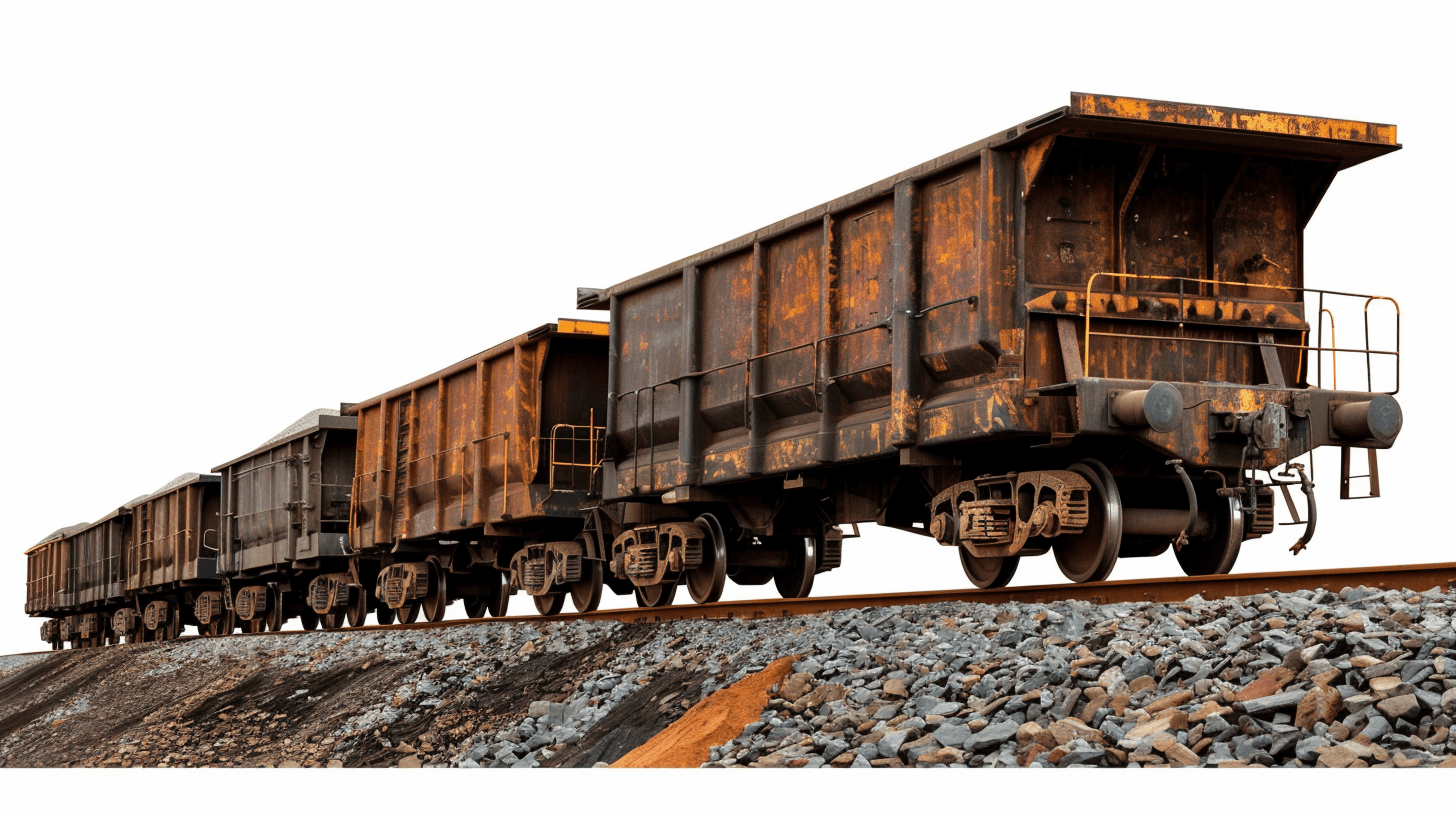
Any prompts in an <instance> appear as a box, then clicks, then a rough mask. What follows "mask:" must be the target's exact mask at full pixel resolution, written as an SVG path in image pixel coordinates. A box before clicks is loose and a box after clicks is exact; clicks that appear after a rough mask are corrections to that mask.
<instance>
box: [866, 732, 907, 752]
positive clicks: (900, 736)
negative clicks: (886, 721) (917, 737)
mask: <svg viewBox="0 0 1456 816" xmlns="http://www.w3.org/2000/svg"><path fill="white" fill-rule="evenodd" d="M909 736H910V732H909V731H891V732H890V733H888V734H886V735H884V736H883V737H880V741H879V742H877V743H875V748H876V749H877V750H878V751H879V753H880V756H882V757H885V758H889V757H892V756H897V755H898V754H899V753H900V746H902V745H904V744H905V739H906V738H907V737H909Z"/></svg>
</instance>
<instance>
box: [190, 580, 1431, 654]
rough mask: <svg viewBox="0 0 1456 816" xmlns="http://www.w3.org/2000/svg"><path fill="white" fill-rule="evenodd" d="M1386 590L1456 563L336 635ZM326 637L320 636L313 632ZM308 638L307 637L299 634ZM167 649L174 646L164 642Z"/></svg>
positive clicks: (635, 612) (750, 603)
mask: <svg viewBox="0 0 1456 816" xmlns="http://www.w3.org/2000/svg"><path fill="white" fill-rule="evenodd" d="M1360 585H1364V586H1367V587H1376V588H1381V589H1395V588H1408V589H1413V590H1417V591H1424V590H1427V589H1431V588H1432V587H1438V586H1444V587H1446V588H1447V589H1452V588H1456V562H1447V563H1438V564H1411V565H1405V566H1393V567H1353V568H1347V569H1333V570H1300V571H1296V572H1256V573H1245V574H1239V575H1199V576H1176V577H1171V578H1139V579H1132V580H1126V581H1091V582H1088V583H1085V584H1041V585H1037V586H1027V587H1005V588H1002V589H943V590H929V591H923V592H894V593H883V594H874V595H832V596H827V597H823V598H767V599H765V598H758V599H753V600H746V601H719V602H717V603H711V604H683V605H682V606H666V607H655V608H644V607H632V608H630V609H599V610H597V611H595V612H573V613H565V612H564V613H561V614H559V615H553V616H550V617H549V618H548V617H544V616H541V615H509V616H506V617H503V618H469V619H466V620H449V621H440V622H439V623H430V622H428V621H419V622H416V623H406V624H393V625H391V626H387V627H383V626H359V627H346V628H343V629H335V630H332V631H336V632H349V631H368V630H370V629H401V628H403V629H432V628H445V627H451V626H469V625H474V624H479V623H496V622H499V623H542V622H547V621H550V622H555V621H579V620H615V621H621V622H623V623H667V622H671V621H682V620H758V619H764V618H780V617H790V616H794V615H817V614H819V613H822V612H834V611H837V610H841V609H862V608H865V607H887V606H920V605H925V604H936V603H947V602H953V601H961V602H965V603H984V604H1003V603H1010V602H1013V601H1014V602H1016V603H1053V602H1055V601H1087V602H1089V603H1095V604H1112V603H1126V602H1142V601H1151V602H1162V603H1167V602H1174V601H1183V600H1186V599H1188V598H1190V597H1192V596H1194V595H1201V596H1202V597H1203V598H1204V599H1206V600H1212V599H1214V598H1228V597H1237V596H1241V595H1257V594H1259V593H1261V592H1293V591H1296V590H1300V589H1321V588H1326V589H1334V590H1339V589H1342V588H1344V587H1346V586H1360ZM313 631H318V630H313ZM292 633H293V634H301V632H292ZM239 634H253V635H261V634H290V632H266V633H265V632H254V633H239ZM163 642H166V641H163Z"/></svg>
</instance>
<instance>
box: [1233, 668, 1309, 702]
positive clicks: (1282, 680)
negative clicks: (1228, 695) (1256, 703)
mask: <svg viewBox="0 0 1456 816" xmlns="http://www.w3.org/2000/svg"><path fill="white" fill-rule="evenodd" d="M1294 678H1295V673H1294V672H1292V671H1290V670H1289V669H1286V668H1284V667H1283V666H1276V667H1275V668H1272V669H1268V670H1266V671H1262V672H1260V673H1259V677H1258V678H1257V679H1255V680H1254V682H1252V683H1250V684H1248V685H1247V686H1244V687H1243V688H1242V689H1240V690H1239V693H1238V694H1235V695H1234V700H1235V701H1236V702H1240V703H1243V702H1247V701H1249V700H1257V699H1259V698H1261V697H1269V696H1271V695H1273V694H1275V693H1277V692H1278V691H1279V690H1280V689H1282V688H1284V687H1285V686H1287V685H1289V682H1290V681H1291V680H1293V679H1294Z"/></svg>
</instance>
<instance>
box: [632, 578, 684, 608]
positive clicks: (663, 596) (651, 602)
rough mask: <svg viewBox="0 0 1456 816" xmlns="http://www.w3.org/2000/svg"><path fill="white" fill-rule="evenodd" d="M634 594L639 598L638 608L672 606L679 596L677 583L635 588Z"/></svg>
mask: <svg viewBox="0 0 1456 816" xmlns="http://www.w3.org/2000/svg"><path fill="white" fill-rule="evenodd" d="M633 594H634V595H636V596H637V605H638V606H645V607H648V608H657V607H663V606H672V599H673V598H674V597H676V596H677V582H675V581H674V582H673V583H670V584H653V585H652V586H648V587H635V588H634V591H633Z"/></svg>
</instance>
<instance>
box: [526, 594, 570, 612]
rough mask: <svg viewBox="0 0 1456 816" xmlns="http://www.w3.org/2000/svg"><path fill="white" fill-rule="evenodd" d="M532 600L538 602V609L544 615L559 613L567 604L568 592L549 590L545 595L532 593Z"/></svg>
mask: <svg viewBox="0 0 1456 816" xmlns="http://www.w3.org/2000/svg"><path fill="white" fill-rule="evenodd" d="M531 600H532V601H535V602H536V611H537V612H539V613H541V614H542V615H559V614H561V609H562V607H564V606H566V593H565V592H548V593H546V594H545V595H532V596H531Z"/></svg>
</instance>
